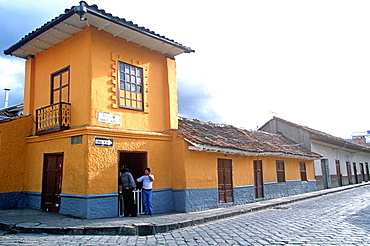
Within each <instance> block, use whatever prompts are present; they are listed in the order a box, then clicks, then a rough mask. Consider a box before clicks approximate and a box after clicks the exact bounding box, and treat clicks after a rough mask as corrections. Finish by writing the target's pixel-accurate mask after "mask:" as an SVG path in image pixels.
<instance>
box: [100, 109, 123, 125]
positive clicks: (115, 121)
mask: <svg viewBox="0 0 370 246" xmlns="http://www.w3.org/2000/svg"><path fill="white" fill-rule="evenodd" d="M98 122H101V123H107V124H111V125H121V115H119V114H112V113H107V112H101V111H98Z"/></svg>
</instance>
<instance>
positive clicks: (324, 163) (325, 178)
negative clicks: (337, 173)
mask: <svg viewBox="0 0 370 246" xmlns="http://www.w3.org/2000/svg"><path fill="white" fill-rule="evenodd" d="M321 171H322V182H323V186H324V189H328V188H331V180H330V172H329V164H328V160H327V159H322V160H321Z"/></svg>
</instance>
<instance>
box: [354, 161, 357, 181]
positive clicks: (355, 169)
mask: <svg viewBox="0 0 370 246" xmlns="http://www.w3.org/2000/svg"><path fill="white" fill-rule="evenodd" d="M353 176H354V177H355V184H358V175H357V167H356V162H354V163H353Z"/></svg>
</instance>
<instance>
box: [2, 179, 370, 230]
mask: <svg viewBox="0 0 370 246" xmlns="http://www.w3.org/2000/svg"><path fill="white" fill-rule="evenodd" d="M365 185H370V183H361V184H356V185H348V186H341V187H337V188H331V189H326V190H319V191H314V192H310V193H304V194H299V195H294V196H289V197H281V198H277V199H271V200H264V201H260V202H255V203H249V204H243V205H235V206H230V207H225V208H221V209H213V210H212V209H211V210H205V211H198V212H190V213H184V214H181V215H183V216H182V217H183V218H182V219H181V218H180V219H177V221H173V220H172V221H168V222H157V223H156V222H153V223H146V222H137V223H133V224H132V225H122V226H113V225H109V223H107V224H106V225H103V226H96V227H92V226H85V227H83V226H82V227H55V226H47V225H45V226H43V225H36V223H21V224H6V223H3V222H0V230H3V231H7V232H8V233H10V234H16V233H37V234H41V233H47V234H63V235H127V236H133V235H138V236H147V235H155V234H157V233H165V232H169V231H173V230H178V229H182V228H186V227H191V226H196V225H201V224H205V223H208V222H212V221H216V220H220V219H225V218H230V217H234V216H238V215H242V214H247V213H250V212H255V211H260V210H265V209H270V208H274V207H277V206H281V205H286V204H289V203H293V202H297V201H302V200H307V199H311V198H315V197H320V196H324V195H327V194H331V193H336V192H340V191H345V190H349V189H354V188H358V187H361V186H365ZM189 217H190V218H189ZM191 217H195V218H191ZM154 220H155V219H154Z"/></svg>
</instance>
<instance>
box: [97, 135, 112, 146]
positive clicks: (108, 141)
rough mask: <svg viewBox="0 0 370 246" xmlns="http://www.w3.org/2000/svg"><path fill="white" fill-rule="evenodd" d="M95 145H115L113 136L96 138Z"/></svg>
mask: <svg viewBox="0 0 370 246" xmlns="http://www.w3.org/2000/svg"><path fill="white" fill-rule="evenodd" d="M94 145H95V146H101V147H113V138H100V137H95V138H94Z"/></svg>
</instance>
